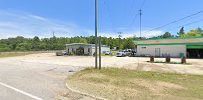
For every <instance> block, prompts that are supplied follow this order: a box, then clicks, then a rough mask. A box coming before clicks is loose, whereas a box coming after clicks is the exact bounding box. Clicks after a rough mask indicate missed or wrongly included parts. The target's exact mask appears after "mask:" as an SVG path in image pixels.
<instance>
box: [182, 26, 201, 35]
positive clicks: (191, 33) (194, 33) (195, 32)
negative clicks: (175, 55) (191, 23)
mask: <svg viewBox="0 0 203 100" xmlns="http://www.w3.org/2000/svg"><path fill="white" fill-rule="evenodd" d="M194 36H202V30H201V28H197V29H195V30H191V31H190V32H188V33H187V34H183V35H181V37H194Z"/></svg>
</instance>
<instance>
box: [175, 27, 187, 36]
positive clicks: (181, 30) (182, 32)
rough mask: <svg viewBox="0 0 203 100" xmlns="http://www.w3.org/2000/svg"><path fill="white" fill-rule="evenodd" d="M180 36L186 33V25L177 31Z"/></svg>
mask: <svg viewBox="0 0 203 100" xmlns="http://www.w3.org/2000/svg"><path fill="white" fill-rule="evenodd" d="M177 34H178V35H179V36H181V35H183V34H185V31H184V27H181V29H180V31H179V32H178V33H177Z"/></svg>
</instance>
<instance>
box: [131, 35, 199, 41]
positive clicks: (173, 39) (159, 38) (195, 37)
mask: <svg viewBox="0 0 203 100" xmlns="http://www.w3.org/2000/svg"><path fill="white" fill-rule="evenodd" d="M197 38H203V36H195V37H182V38H181V37H178V38H153V39H146V40H135V41H134V42H139V41H147V40H176V39H197Z"/></svg>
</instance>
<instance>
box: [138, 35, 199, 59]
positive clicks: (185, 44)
mask: <svg viewBox="0 0 203 100" xmlns="http://www.w3.org/2000/svg"><path fill="white" fill-rule="evenodd" d="M135 44H136V45H137V55H138V56H156V57H166V56H170V57H183V56H184V57H188V58H203V37H193V38H171V39H149V40H142V41H135Z"/></svg>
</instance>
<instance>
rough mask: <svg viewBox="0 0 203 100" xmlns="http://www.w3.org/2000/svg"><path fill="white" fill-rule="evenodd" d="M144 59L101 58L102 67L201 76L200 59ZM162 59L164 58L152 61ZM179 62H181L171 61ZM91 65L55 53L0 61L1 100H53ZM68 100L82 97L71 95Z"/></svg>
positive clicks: (89, 61)
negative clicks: (76, 74)
mask: <svg viewBox="0 0 203 100" xmlns="http://www.w3.org/2000/svg"><path fill="white" fill-rule="evenodd" d="M148 60H149V58H143V57H110V56H104V57H102V65H103V67H119V68H128V69H133V70H141V71H162V72H176V73H183V74H197V75H203V59H188V60H187V61H188V63H189V64H186V65H181V64H162V63H156V64H152V63H148V62H147V61H148ZM155 60H159V61H161V60H164V59H160V58H158V59H155ZM172 61H177V62H178V61H180V59H172ZM93 66H94V57H86V56H82V57H81V56H71V57H69V56H55V54H54V53H43V54H32V55H27V56H19V57H10V58H0V89H1V91H2V92H1V94H0V98H1V99H3V100H13V99H15V100H54V99H57V97H58V95H61V94H63V93H64V92H67V91H69V90H67V89H66V87H65V79H66V78H67V76H69V75H72V74H73V73H74V72H77V71H79V70H81V69H84V68H86V67H93ZM70 95H75V96H70V97H71V98H76V96H80V99H82V98H84V99H85V96H81V95H78V94H74V93H73V94H70Z"/></svg>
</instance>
